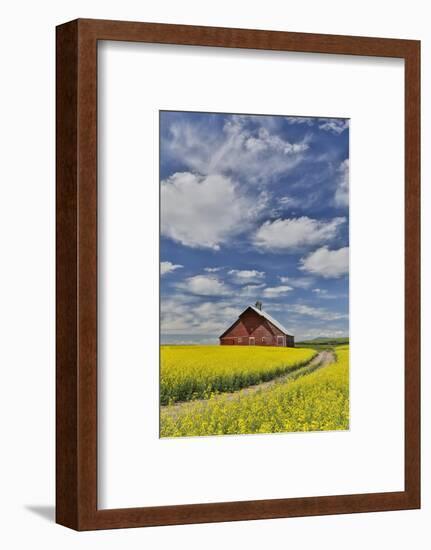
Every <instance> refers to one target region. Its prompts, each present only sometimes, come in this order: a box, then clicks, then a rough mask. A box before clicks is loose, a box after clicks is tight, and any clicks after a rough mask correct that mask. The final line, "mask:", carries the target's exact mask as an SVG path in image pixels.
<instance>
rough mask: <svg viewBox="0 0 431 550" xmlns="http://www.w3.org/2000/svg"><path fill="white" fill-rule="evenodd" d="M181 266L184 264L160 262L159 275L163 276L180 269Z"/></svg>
mask: <svg viewBox="0 0 431 550" xmlns="http://www.w3.org/2000/svg"><path fill="white" fill-rule="evenodd" d="M181 267H184V266H183V265H180V264H173V263H172V262H160V275H161V276H162V277H163V275H166V274H167V273H171V272H172V271H175V270H176V269H180V268H181Z"/></svg>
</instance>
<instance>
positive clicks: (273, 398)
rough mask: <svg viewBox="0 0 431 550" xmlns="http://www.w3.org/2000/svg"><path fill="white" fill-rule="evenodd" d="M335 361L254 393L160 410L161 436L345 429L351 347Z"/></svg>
mask: <svg viewBox="0 0 431 550" xmlns="http://www.w3.org/2000/svg"><path fill="white" fill-rule="evenodd" d="M336 357H337V361H336V362H334V363H332V364H331V365H328V366H327V367H325V368H322V369H319V370H317V371H315V372H312V373H311V374H308V375H307V374H306V375H304V376H302V377H300V378H297V379H296V380H293V381H286V382H282V383H279V384H275V385H274V386H273V387H271V388H269V389H264V390H261V391H258V392H256V393H254V394H245V395H241V393H239V394H237V395H234V396H232V395H224V396H216V397H210V398H209V399H208V400H207V401H205V402H197V403H189V404H186V405H184V406H183V407H181V409H180V410H179V411H177V412H176V413H175V414H173V413H172V412H171V411H170V410H169V407H166V408H165V409H164V410H162V412H161V437H181V436H203V435H224V434H255V433H277V432H301V431H302V432H304V431H324V430H326V431H329V430H347V429H348V428H349V348H348V346H339V347H337V348H336Z"/></svg>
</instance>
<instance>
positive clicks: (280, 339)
mask: <svg viewBox="0 0 431 550" xmlns="http://www.w3.org/2000/svg"><path fill="white" fill-rule="evenodd" d="M277 346H284V336H277Z"/></svg>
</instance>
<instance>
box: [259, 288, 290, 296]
mask: <svg viewBox="0 0 431 550" xmlns="http://www.w3.org/2000/svg"><path fill="white" fill-rule="evenodd" d="M291 290H293V288H292V287H291V286H288V285H280V286H269V287H267V288H265V290H264V291H263V295H264V296H265V298H278V297H279V296H284V295H285V294H287V293H288V292H290V291H291Z"/></svg>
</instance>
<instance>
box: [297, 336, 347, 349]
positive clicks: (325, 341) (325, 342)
mask: <svg viewBox="0 0 431 550" xmlns="http://www.w3.org/2000/svg"><path fill="white" fill-rule="evenodd" d="M348 343H349V338H347V337H342V338H331V337H324V336H320V337H318V338H313V339H312V340H302V341H300V342H295V346H296V347H299V348H300V347H304V348H308V347H310V348H314V347H316V348H323V347H326V346H328V347H332V346H342V345H345V344H348Z"/></svg>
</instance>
